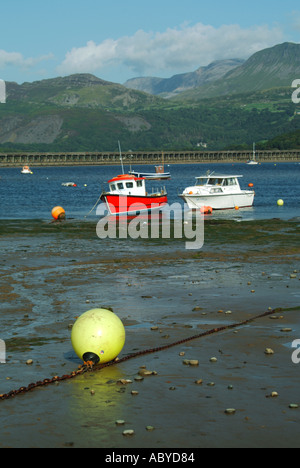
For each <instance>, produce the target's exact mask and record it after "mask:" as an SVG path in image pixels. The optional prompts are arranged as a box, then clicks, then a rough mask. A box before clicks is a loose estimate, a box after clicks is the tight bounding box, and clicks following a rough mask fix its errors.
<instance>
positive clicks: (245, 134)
mask: <svg viewBox="0 0 300 468" xmlns="http://www.w3.org/2000/svg"><path fill="white" fill-rule="evenodd" d="M294 46H295V47H294ZM299 47H300V45H296V44H281V45H279V46H276V47H274V48H271V49H266V50H265V51H261V52H258V53H257V54H254V56H253V57H252V58H250V59H249V60H248V61H247V62H245V64H243V65H242V66H241V67H237V68H236V69H235V70H233V71H232V72H230V73H229V74H227V75H225V77H226V80H225V77H224V78H223V80H221V81H222V86H225V85H224V82H225V81H226V82H227V85H226V86H227V88H226V89H227V91H228V90H230V91H231V93H232V94H226V93H223V94H222V93H221V95H220V94H219V95H215V93H212V94H213V95H212V97H210V98H208V97H205V98H204V97H203V96H202V97H199V96H200V95H199V96H198V94H197V93H199V89H202V88H203V87H201V88H196V89H194V90H193V91H190V92H189V93H182V94H181V95H180V99H179V96H178V97H177V98H176V99H169V100H167V99H163V98H161V97H157V96H153V95H150V94H147V93H145V92H141V91H137V90H133V89H128V88H126V87H125V86H122V85H120V84H117V83H110V82H107V81H103V80H101V79H100V78H97V77H95V76H93V75H89V74H77V75H71V76H68V77H64V78H61V77H59V78H54V79H50V80H42V81H36V82H33V83H23V84H22V85H18V84H16V83H6V84H7V103H6V104H1V105H0V151H2V152H3V151H64V152H66V151H114V150H117V142H118V140H120V141H121V143H122V149H123V150H124V151H127V150H130V149H132V150H164V149H165V150H177V149H178V150H180V149H181V150H185V149H187V150H188V149H191V150H194V149H199V148H200V149H201V148H205V149H208V150H219V149H224V148H231V147H245V146H250V145H252V142H253V141H256V142H261V144H263V145H265V146H266V145H268V143H267V142H268V141H269V140H271V141H272V143H270V144H272V145H275V144H276V142H278V141H279V140H278V137H280V135H286V134H292V133H293V132H296V131H298V130H299V129H300V106H299V105H298V106H297V105H295V104H293V103H292V100H291V96H292V89H291V83H292V81H293V80H294V79H296V78H300V68H299V57H300V49H299ZM295 54H296V55H295ZM251 70H252V71H251ZM250 72H251V73H250ZM279 78H280V79H279ZM217 83H218V81H216V82H215V84H214V85H213V84H210V85H209V86H215V88H214V89H217ZM275 83H277V84H276V86H275ZM282 84H284V86H282ZM264 85H265V86H268V87H270V88H269V89H263V90H261V89H256V88H260V87H262V86H264ZM218 86H221V84H220V83H219V84H218ZM218 89H219V92H220V87H219V88H218ZM222 89H223V88H222ZM223 91H224V89H223ZM200 94H201V93H200ZM197 96H198V97H197ZM205 96H206V94H205ZM283 138H284V140H285V144H296V140H294V139H293V138H286V137H285V136H284V137H283ZM277 144H279V143H277Z"/></svg>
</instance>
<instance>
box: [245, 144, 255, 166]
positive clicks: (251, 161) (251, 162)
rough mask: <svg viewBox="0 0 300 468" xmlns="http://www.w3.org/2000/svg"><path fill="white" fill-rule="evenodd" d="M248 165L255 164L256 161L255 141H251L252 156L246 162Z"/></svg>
mask: <svg viewBox="0 0 300 468" xmlns="http://www.w3.org/2000/svg"><path fill="white" fill-rule="evenodd" d="M247 164H248V166H256V165H257V164H258V162H257V161H256V151H255V143H253V157H252V159H250V160H249V161H248V162H247Z"/></svg>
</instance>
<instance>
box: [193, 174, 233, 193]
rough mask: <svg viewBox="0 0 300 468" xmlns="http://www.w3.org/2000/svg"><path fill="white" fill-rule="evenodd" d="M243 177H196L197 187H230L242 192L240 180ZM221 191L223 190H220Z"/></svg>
mask: <svg viewBox="0 0 300 468" xmlns="http://www.w3.org/2000/svg"><path fill="white" fill-rule="evenodd" d="M239 177H242V176H239V175H238V176H237V175H211V176H201V177H196V186H205V187H216V188H217V187H227V188H228V187H230V188H231V189H232V190H235V189H237V190H240V184H239V181H238V178H239ZM220 191H221V190H220Z"/></svg>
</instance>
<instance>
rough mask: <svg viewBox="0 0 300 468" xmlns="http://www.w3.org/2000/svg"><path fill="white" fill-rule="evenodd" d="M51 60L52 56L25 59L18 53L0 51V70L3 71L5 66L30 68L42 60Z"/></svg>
mask: <svg viewBox="0 0 300 468" xmlns="http://www.w3.org/2000/svg"><path fill="white" fill-rule="evenodd" d="M52 58H53V54H48V55H42V56H40V57H36V58H33V57H29V58H25V57H23V55H22V54H20V53H19V52H6V51H5V50H2V49H0V69H3V68H5V67H7V66H15V67H20V68H32V67H34V66H35V65H36V64H37V63H40V62H42V61H44V60H50V59H52Z"/></svg>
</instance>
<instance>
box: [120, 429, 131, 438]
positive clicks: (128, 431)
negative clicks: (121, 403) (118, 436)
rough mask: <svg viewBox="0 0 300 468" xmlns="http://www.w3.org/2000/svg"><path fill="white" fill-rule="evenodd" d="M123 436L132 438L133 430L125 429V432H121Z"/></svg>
mask: <svg viewBox="0 0 300 468" xmlns="http://www.w3.org/2000/svg"><path fill="white" fill-rule="evenodd" d="M122 434H123V436H132V435H133V434H134V430H133V429H126V430H125V431H123V433H122Z"/></svg>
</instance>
